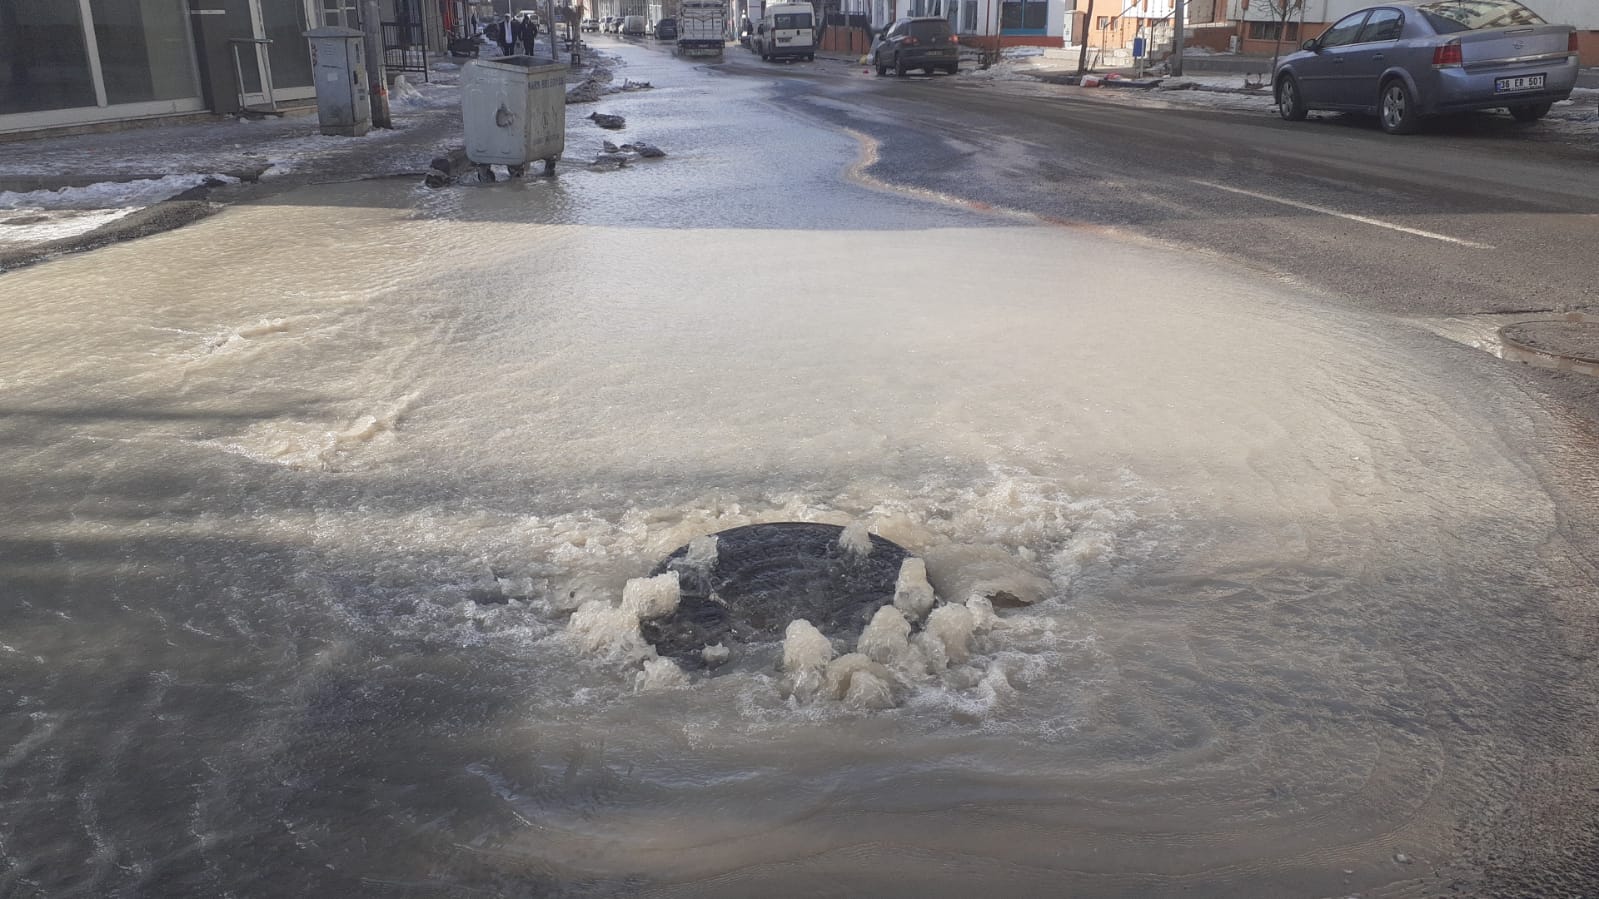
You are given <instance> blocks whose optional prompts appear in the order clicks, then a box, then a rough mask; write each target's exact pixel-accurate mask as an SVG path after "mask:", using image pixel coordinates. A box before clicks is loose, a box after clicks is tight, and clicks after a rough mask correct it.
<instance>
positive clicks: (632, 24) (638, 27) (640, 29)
mask: <svg viewBox="0 0 1599 899" xmlns="http://www.w3.org/2000/svg"><path fill="white" fill-rule="evenodd" d="M646 30H647V29H646V27H645V25H644V17H643V16H627V17H626V18H624V19H622V33H623V34H637V35H642V34H643V33H644V32H645V31H646Z"/></svg>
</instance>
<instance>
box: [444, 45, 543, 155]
mask: <svg viewBox="0 0 1599 899" xmlns="http://www.w3.org/2000/svg"><path fill="white" fill-rule="evenodd" d="M461 118H462V119H464V120H465V123H466V158H467V159H469V160H471V161H472V162H475V163H477V164H478V165H479V166H485V167H486V166H490V165H503V166H506V167H508V168H509V169H510V170H511V173H512V174H513V175H518V174H521V173H522V172H523V171H525V169H526V167H527V164H528V163H530V162H532V161H533V160H535V159H542V160H544V166H545V169H544V172H545V174H547V175H553V174H555V161H556V160H557V159H559V158H560V156H561V151H562V150H565V149H566V66H565V65H563V64H562V63H558V62H554V63H552V62H550V61H548V60H542V59H537V58H535V57H532V56H500V57H496V58H494V59H477V60H473V61H472V62H469V63H467V64H466V66H465V67H464V69H463V71H462V73H461Z"/></svg>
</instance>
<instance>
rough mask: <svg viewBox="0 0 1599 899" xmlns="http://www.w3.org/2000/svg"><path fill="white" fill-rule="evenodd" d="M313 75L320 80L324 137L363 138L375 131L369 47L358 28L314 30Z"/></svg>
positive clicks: (318, 95)
mask: <svg viewBox="0 0 1599 899" xmlns="http://www.w3.org/2000/svg"><path fill="white" fill-rule="evenodd" d="M305 36H306V37H307V38H309V39H310V41H311V71H312V72H313V73H315V78H316V113H317V118H318V119H320V120H321V122H322V133H323V134H338V135H343V136H345V137H360V136H361V135H363V134H365V133H367V132H368V131H371V130H372V97H371V96H370V94H369V92H368V88H367V83H366V47H365V46H364V44H363V35H362V34H361V32H359V31H356V30H355V29H354V28H334V27H328V28H313V29H311V30H310V31H307V32H306V33H305Z"/></svg>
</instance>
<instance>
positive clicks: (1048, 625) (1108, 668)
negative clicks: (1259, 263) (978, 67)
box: [0, 76, 1592, 896]
mask: <svg viewBox="0 0 1599 899" xmlns="http://www.w3.org/2000/svg"><path fill="white" fill-rule="evenodd" d="M658 83H659V82H658ZM672 97H673V95H672V94H671V93H670V92H669V91H665V90H662V91H658V92H657V93H656V94H653V95H639V96H634V97H630V98H629V99H627V100H625V101H618V102H617V103H616V104H615V105H614V106H611V107H607V111H610V110H611V109H616V110H618V111H622V112H624V113H626V114H628V115H629V116H630V118H631V119H632V121H633V124H632V126H631V127H634V128H638V129H640V130H639V133H638V134H637V135H636V136H637V137H641V138H643V139H647V140H651V141H652V142H654V143H658V144H659V145H661V146H662V147H664V148H666V149H667V150H668V152H669V153H670V154H672V155H670V156H669V157H668V159H667V160H663V161H662V165H661V166H660V167H658V168H654V169H644V168H643V167H642V166H640V167H639V168H637V169H633V170H623V171H620V172H605V173H593V172H586V171H572V172H569V173H568V174H567V175H565V176H563V177H562V178H561V179H560V180H559V181H558V182H555V183H550V182H533V183H527V184H515V185H501V186H497V187H494V188H461V189H455V190H450V191H445V192H438V193H426V192H423V191H420V190H417V189H414V188H413V186H412V185H410V184H408V183H399V182H381V183H369V184H362V185H345V186H324V187H321V188H318V189H314V190H307V191H302V192H299V193H296V194H291V195H288V196H284V197H280V198H277V199H276V200H275V201H273V202H270V203H266V204H262V205H257V206H250V207H240V208H235V209H231V210H228V211H226V212H225V213H223V214H221V215H219V216H217V217H216V218H214V219H211V220H208V221H206V222H204V223H202V224H199V225H196V226H193V227H191V228H188V229H186V230H184V231H181V232H177V233H173V234H169V235H164V236H160V237H155V238H150V239H147V240H145V241H141V242H139V243H137V244H129V245H123V246H119V247H113V248H108V249H105V250H101V251H98V252H96V253H93V254H89V255H85V256H80V257H76V258H72V259H67V260H62V261H59V262H55V263H51V264H49V265H44V266H40V267H37V268H34V269H31V270H28V271H24V272H20V273H15V274H10V275H6V276H5V277H4V279H3V280H0V290H3V291H4V295H5V300H4V303H5V307H6V312H7V317H8V322H9V324H8V327H7V329H6V330H5V332H4V333H3V334H0V360H3V361H0V397H3V403H4V409H5V415H4V418H3V420H0V433H3V440H0V472H3V476H4V479H5V483H6V494H7V496H8V509H7V516H6V521H5V523H4V525H3V531H0V533H3V535H4V544H3V548H4V563H3V564H4V568H3V572H4V574H3V577H4V581H5V589H4V591H3V596H0V603H3V604H4V605H3V613H4V618H3V621H4V624H3V627H0V674H3V676H0V702H3V703H4V709H5V713H4V716H3V717H0V893H6V894H12V895H35V894H39V895H106V894H133V895H217V894H226V893H232V894H236V895H269V894H272V895H289V894H301V895H305V894H321V895H379V896H387V895H457V894H459V895H476V894H478V893H477V891H482V892H486V893H489V894H496V893H498V894H513V895H549V894H570V895H612V894H629V895H634V894H639V895H682V896H707V895H725V896H746V895H751V894H753V893H755V892H756V891H766V892H774V891H775V892H776V893H777V894H781V895H787V894H798V893H804V894H811V895H826V894H837V895H866V894H880V895H913V894H914V895H957V894H958V895H968V894H969V893H970V892H971V890H972V888H973V887H977V886H980V887H982V888H984V889H986V890H988V891H990V892H997V893H1000V894H1003V895H1044V894H1058V893H1060V892H1063V891H1067V890H1070V891H1075V892H1082V893H1091V894H1095V895H1126V896H1149V895H1177V894H1182V895H1214V896H1230V895H1246V894H1247V895H1327V894H1340V895H1342V894H1348V893H1354V892H1360V891H1365V890H1379V889H1384V890H1387V891H1389V893H1392V894H1405V893H1408V892H1416V893H1418V894H1419V893H1426V892H1431V891H1434V890H1436V889H1437V888H1438V887H1439V884H1441V883H1444V882H1447V881H1446V879H1447V878H1462V879H1463V881H1462V882H1466V883H1470V882H1471V877H1472V876H1473V874H1474V871H1473V870H1472V869H1471V868H1470V867H1469V865H1467V864H1466V863H1467V862H1468V861H1469V858H1470V856H1469V852H1470V851H1471V850H1473V849H1474V847H1477V846H1478V845H1479V844H1480V843H1481V842H1482V841H1483V840H1489V841H1492V840H1493V839H1494V838H1495V832H1496V828H1499V827H1501V826H1503V825H1502V824H1501V823H1500V822H1501V821H1502V820H1503V819H1504V816H1505V815H1507V814H1508V813H1509V812H1508V810H1511V809H1513V808H1515V807H1516V806H1517V804H1518V803H1519V802H1520V800H1521V798H1522V793H1521V791H1522V789H1523V787H1524V784H1525V781H1526V779H1527V771H1528V769H1529V766H1532V767H1536V766H1538V765H1541V764H1543V763H1544V762H1546V761H1547V760H1549V759H1552V758H1555V757H1558V756H1561V755H1563V754H1567V753H1568V752H1569V751H1570V750H1571V747H1572V746H1573V745H1575V744H1574V743H1572V742H1571V740H1572V739H1574V738H1573V737H1572V735H1571V729H1572V728H1573V727H1574V726H1575V725H1574V722H1576V720H1577V718H1578V716H1579V714H1580V711H1581V709H1582V708H1583V705H1582V702H1581V700H1580V695H1579V694H1578V693H1576V692H1573V688H1572V687H1571V686H1570V685H1571V679H1572V677H1573V676H1574V672H1575V671H1576V668H1575V666H1576V664H1577V663H1576V662H1575V661H1573V660H1572V657H1571V656H1570V655H1568V654H1567V653H1565V652H1564V647H1563V644H1562V637H1561V635H1560V634H1559V633H1558V631H1556V630H1555V626H1556V624H1557V623H1558V622H1557V620H1556V615H1555V609H1554V604H1555V602H1556V599H1557V596H1556V590H1555V588H1556V587H1557V586H1558V587H1560V588H1561V589H1563V590H1564V591H1565V592H1566V593H1567V594H1572V593H1575V594H1576V595H1588V596H1591V595H1592V593H1591V589H1590V586H1589V585H1588V584H1587V583H1586V582H1584V581H1582V580H1581V579H1580V577H1579V576H1577V575H1575V574H1572V573H1571V571H1570V570H1568V569H1569V560H1568V559H1567V557H1566V550H1565V549H1564V544H1563V543H1562V542H1561V541H1560V539H1559V537H1558V535H1557V523H1558V522H1557V516H1558V515H1559V514H1561V513H1560V509H1559V508H1558V506H1557V503H1556V502H1555V501H1554V500H1553V499H1552V498H1551V497H1550V496H1548V495H1547V494H1546V493H1545V491H1544V489H1543V488H1542V487H1541V486H1540V481H1539V479H1538V477H1537V464H1536V459H1535V457H1532V456H1529V455H1528V453H1529V452H1530V451H1531V449H1530V448H1531V447H1533V446H1534V445H1535V444H1534V442H1533V440H1532V438H1533V436H1534V426H1535V422H1534V421H1533V420H1531V419H1530V418H1529V417H1528V414H1529V413H1525V412H1523V411H1521V407H1520V406H1519V405H1518V403H1517V401H1516V397H1515V396H1514V395H1513V394H1512V393H1511V392H1510V390H1509V388H1508V387H1507V386H1506V385H1505V383H1504V382H1503V381H1502V379H1501V377H1500V376H1499V375H1498V374H1496V373H1495V370H1494V368H1493V362H1492V360H1488V359H1486V358H1472V357H1470V356H1468V355H1465V354H1462V353H1460V352H1459V351H1455V350H1450V349H1447V348H1445V347H1443V346H1441V345H1440V344H1439V343H1438V342H1437V341H1436V340H1435V339H1434V338H1431V337H1428V336H1426V335H1423V334H1421V333H1420V332H1409V331H1405V330H1401V329H1399V328H1397V327H1396V326H1394V325H1392V324H1386V323H1378V322H1374V321H1372V320H1369V319H1365V318H1359V317H1353V316H1345V315H1342V314H1339V313H1336V312H1332V311H1329V307H1328V306H1327V305H1326V304H1325V303H1323V302H1318V301H1316V300H1315V298H1306V297H1303V296H1301V295H1300V294H1299V293H1298V292H1296V291H1295V290H1293V289H1290V288H1289V287H1286V286H1283V285H1278V284H1274V283H1269V282H1263V281H1262V280H1261V279H1260V278H1259V277H1258V276H1254V275H1251V274H1249V273H1246V272H1242V271H1240V270H1237V269H1233V268H1229V267H1226V266H1223V265H1220V264H1216V263H1212V262H1208V261H1205V260H1202V259H1196V258H1195V257H1192V256H1184V255H1180V254H1177V253H1173V252H1171V251H1167V250H1161V249H1157V248H1150V247H1144V246H1139V245H1137V244H1134V243H1130V242H1126V241H1120V240H1115V239H1111V238H1105V237H1096V236H1091V235H1084V234H1078V233H1072V232H1066V231H1062V230H1059V229H1052V228H1045V227H1037V226H1029V225H1025V224H1018V223H1016V222H1014V221H1011V220H1005V219H996V218H993V217H984V216H979V215H976V214H973V213H968V212H963V211H961V210H959V209H955V208H950V207H948V206H944V205H938V204H930V203H927V202H923V201H921V200H916V199H910V198H904V197H898V196H895V195H893V194H891V193H886V192H883V191H881V190H869V189H864V188H862V187H861V186H859V185H857V184H852V183H850V182H849V181H847V180H845V179H842V178H841V177H840V173H841V172H843V171H845V170H846V169H847V167H848V166H849V165H850V163H851V161H852V160H854V159H856V158H857V154H858V152H859V149H860V148H859V147H858V146H857V145H856V144H855V143H854V141H853V140H852V139H851V138H849V137H848V136H843V135H833V134H827V133H817V131H816V128H815V127H814V126H813V125H810V124H807V123H805V122H802V121H799V120H793V119H788V118H784V117H781V116H775V115H772V114H771V113H770V111H768V110H763V109H762V108H761V107H760V106H758V105H757V104H756V96H755V94H754V92H753V90H752V89H751V88H750V87H749V86H747V85H741V84H740V83H738V82H734V81H729V80H722V79H715V78H711V77H709V76H695V77H694V78H693V79H689V78H688V77H687V76H685V81H684V84H683V86H682V87H681V88H680V89H679V92H678V94H677V95H676V97H677V99H676V100H675V101H673V100H672ZM668 102H677V103H683V104H692V108H693V109H694V110H695V111H696V113H697V114H699V117H698V118H697V119H694V118H693V117H682V118H671V117H669V116H667V115H665V114H664V111H665V109H666V107H665V106H664V105H663V104H666V103H668ZM652 116H654V118H651V117H652ZM690 119H692V120H693V122H694V124H693V126H692V127H690V126H689V125H687V124H684V122H685V121H688V120H690ZM674 122H676V123H677V124H674ZM645 123H649V124H650V125H651V127H649V128H648V129H647V130H646V129H645V128H644V127H643V125H644V124H645ZM596 134H597V132H596ZM585 137H586V136H585V135H583V134H582V133H580V132H579V133H575V134H574V142H575V141H576V140H580V139H584V138H585ZM592 142H593V143H594V144H597V143H598V137H594V139H593V141H592ZM774 148H782V152H781V153H777V152H776V151H774ZM763 154H764V157H763ZM569 155H575V154H574V152H573V151H572V150H569ZM772 157H776V158H779V159H780V164H775V165H774V164H770V163H769V162H763V163H762V164H761V165H759V166H756V165H755V163H754V160H756V159H760V158H767V159H770V158H772ZM197 260H204V264H201V263H200V262H198V261H197ZM1540 427H1545V428H1547V427H1549V426H1548V425H1547V423H1543V424H1541V425H1540ZM1538 436H1539V438H1540V440H1541V441H1545V442H1547V441H1549V440H1550V439H1557V440H1558V439H1561V437H1562V435H1561V434H1560V433H1558V431H1557V432H1555V433H1551V432H1550V431H1548V430H1544V431H1542V432H1540V433H1539V434H1538ZM796 520H798V521H816V522H825V523H830V524H838V525H849V524H853V523H857V522H864V523H866V524H867V525H868V526H869V527H870V528H871V530H872V531H874V532H876V533H878V534H881V535H882V536H884V537H886V538H888V539H891V540H893V541H895V542H897V543H899V544H900V545H902V546H904V547H906V548H907V549H910V550H911V551H913V552H916V553H918V554H920V555H922V556H923V557H924V558H925V559H926V560H927V565H928V571H929V575H930V576H931V577H932V579H933V582H934V584H935V586H940V587H941V588H942V589H943V590H944V591H945V593H946V595H943V596H941V599H943V600H947V601H953V602H959V601H963V600H964V599H965V598H966V597H965V596H962V595H958V593H959V592H962V591H965V590H967V589H969V588H970V587H971V585H972V584H973V583H974V582H977V581H981V580H982V579H983V578H985V577H991V576H994V574H995V572H996V571H998V572H1000V576H1003V577H1007V578H1014V579H1018V580H1016V581H1015V582H1017V583H1022V582H1025V583H1032V584H1042V586H1041V587H1040V588H1039V591H1038V595H1037V596H1036V597H1033V598H1036V599H1037V600H1038V601H1037V602H1035V603H1033V604H1032V605H1030V606H1026V607H1020V608H1005V609H1001V610H1000V621H999V623H998V624H996V625H995V626H994V627H992V628H991V629H987V630H986V631H984V632H982V633H980V634H978V635H977V636H976V637H975V642H974V645H973V647H972V649H973V655H972V657H971V659H970V661H968V662H965V663H954V664H951V665H949V666H947V667H944V668H941V669H940V670H937V671H934V672H927V671H923V672H921V673H919V674H916V675H914V676H911V675H907V676H905V677H904V679H903V681H902V682H901V683H899V684H898V685H897V686H896V689H895V696H894V701H895V706H894V707H893V708H891V709H886V710H872V709H860V708H855V707H852V706H850V705H849V704H848V703H843V702H837V701H833V700H829V699H825V698H823V699H818V700H815V701H810V702H799V701H796V700H793V699H790V698H787V697H785V691H784V688H783V684H782V678H781V676H780V674H779V672H778V671H777V670H776V665H777V662H778V660H779V658H780V655H781V649H780V647H779V646H777V645H775V644H772V645H756V646H749V647H742V648H741V649H740V654H739V656H738V658H737V661H736V663H735V664H733V665H730V666H729V668H728V669H727V670H724V671H722V672H721V673H719V674H717V675H715V676H712V677H705V676H702V675H695V676H694V677H693V678H692V679H691V680H690V681H689V683H688V684H687V685H686V686H666V687H664V688H663V687H662V685H661V684H660V683H659V682H656V681H653V680H651V679H649V678H641V673H642V672H643V668H642V662H643V659H641V658H639V657H638V654H637V653H630V652H626V651H623V652H608V651H606V650H607V647H605V646H599V647H594V646H588V647H585V646H584V645H583V644H582V643H581V641H576V640H574V639H572V636H571V635H570V634H569V633H568V620H569V618H570V616H571V613H572V612H573V610H574V609H576V608H577V607H578V606H579V605H580V604H581V603H583V602H585V601H591V600H599V601H605V602H614V601H616V600H617V599H619V598H620V596H621V594H622V591H623V585H624V583H625V582H626V581H627V580H628V579H629V578H634V577H641V576H644V575H646V574H647V573H648V572H649V571H650V570H651V569H652V568H654V566H655V565H656V563H657V562H658V561H659V560H660V559H661V558H662V557H664V556H665V555H666V554H667V553H669V552H671V551H672V550H673V549H675V548H677V547H679V546H682V545H684V544H686V543H688V542H689V541H690V540H691V539H692V538H694V537H696V536H699V535H702V534H706V533H711V532H714V531H719V530H725V529H728V528H731V527H737V526H740V525H744V524H750V523H755V522H765V521H796ZM950 594H956V595H950ZM841 644H842V645H840V646H839V649H840V651H847V650H849V649H851V648H853V647H851V646H849V645H848V641H841ZM1579 686H1580V685H1579Z"/></svg>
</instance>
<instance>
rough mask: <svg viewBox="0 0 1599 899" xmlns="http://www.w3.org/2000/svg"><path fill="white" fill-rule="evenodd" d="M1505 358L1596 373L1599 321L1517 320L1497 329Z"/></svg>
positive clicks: (1598, 356) (1598, 361)
mask: <svg viewBox="0 0 1599 899" xmlns="http://www.w3.org/2000/svg"><path fill="white" fill-rule="evenodd" d="M1499 340H1500V342H1501V343H1502V344H1503V345H1504V351H1505V356H1506V358H1511V359H1516V360H1518V361H1521V362H1531V363H1533V364H1544V365H1548V364H1550V363H1553V364H1554V367H1557V368H1562V369H1566V368H1569V369H1572V370H1577V371H1586V372H1587V373H1588V374H1599V322H1594V321H1531V322H1516V323H1514V324H1509V325H1505V326H1504V327H1503V328H1500V329H1499Z"/></svg>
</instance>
